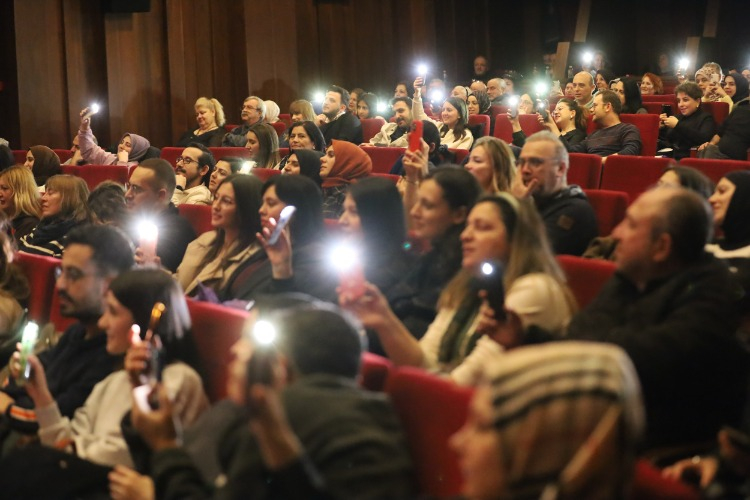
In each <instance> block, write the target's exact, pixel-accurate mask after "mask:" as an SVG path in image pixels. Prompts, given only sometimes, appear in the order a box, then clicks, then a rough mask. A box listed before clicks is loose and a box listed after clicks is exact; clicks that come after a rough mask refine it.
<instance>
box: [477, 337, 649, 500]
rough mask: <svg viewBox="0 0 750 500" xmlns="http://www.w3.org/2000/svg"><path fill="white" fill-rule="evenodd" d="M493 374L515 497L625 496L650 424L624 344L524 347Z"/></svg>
mask: <svg viewBox="0 0 750 500" xmlns="http://www.w3.org/2000/svg"><path fill="white" fill-rule="evenodd" d="M493 368H494V369H492V370H490V371H489V372H488V377H487V380H488V381H489V386H490V390H491V392H492V406H493V420H494V426H495V427H496V429H497V430H498V432H499V433H500V442H501V454H502V460H503V463H504V465H505V477H506V484H507V487H508V497H509V498H514V499H515V498H543V499H545V500H546V499H559V498H608V499H609V498H611V499H616V498H620V497H622V496H623V494H624V492H625V489H626V487H627V485H628V483H629V480H630V476H631V474H632V471H633V464H634V457H635V447H636V444H637V441H638V439H639V438H640V436H641V434H642V431H643V426H644V412H643V404H642V401H641V393H640V384H639V382H638V378H637V375H636V372H635V369H634V368H633V365H632V363H631V361H630V359H629V358H628V356H627V355H626V354H625V352H624V351H623V350H622V349H620V348H619V347H615V346H612V345H607V344H599V343H593V342H552V343H548V344H543V345H535V346H529V347H521V348H518V349H515V350H513V351H512V352H509V353H508V354H507V355H505V356H503V358H502V363H499V364H498V366H497V367H493Z"/></svg>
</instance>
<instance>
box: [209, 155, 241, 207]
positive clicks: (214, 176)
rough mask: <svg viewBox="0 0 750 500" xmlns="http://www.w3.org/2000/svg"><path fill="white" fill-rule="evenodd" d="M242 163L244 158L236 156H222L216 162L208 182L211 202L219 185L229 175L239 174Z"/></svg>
mask: <svg viewBox="0 0 750 500" xmlns="http://www.w3.org/2000/svg"><path fill="white" fill-rule="evenodd" d="M244 161H245V160H244V158H240V157H238V156H224V157H222V158H221V159H220V160H219V161H217V162H216V168H214V171H213V172H211V178H210V180H209V181H208V190H209V191H211V200H214V199H215V198H216V190H217V189H218V188H219V184H221V182H222V181H223V180H224V179H226V178H227V177H229V176H230V175H232V174H236V173H239V172H240V170H241V169H242V163H243V162H244Z"/></svg>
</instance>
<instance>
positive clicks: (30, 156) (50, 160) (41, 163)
mask: <svg viewBox="0 0 750 500" xmlns="http://www.w3.org/2000/svg"><path fill="white" fill-rule="evenodd" d="M23 166H24V167H26V168H28V169H29V170H31V173H33V174H34V180H35V181H36V185H37V186H44V184H45V183H46V182H47V179H49V178H50V177H52V176H53V175H58V174H61V173H62V167H60V157H59V156H57V153H55V152H54V151H52V150H51V149H50V148H48V147H47V146H31V147H30V148H29V150H28V151H27V152H26V163H24V164H23Z"/></svg>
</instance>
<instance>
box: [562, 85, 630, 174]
mask: <svg viewBox="0 0 750 500" xmlns="http://www.w3.org/2000/svg"><path fill="white" fill-rule="evenodd" d="M621 109H622V103H621V102H620V98H619V97H618V96H617V94H616V93H614V92H612V91H611V90H604V91H602V92H599V93H598V94H596V96H595V97H594V99H593V105H592V106H591V114H592V115H593V117H594V123H596V125H597V126H598V127H599V128H597V129H596V130H595V131H593V132H592V133H591V135H589V136H588V137H587V138H586V139H584V140H583V141H581V142H579V143H578V144H568V143H564V144H565V147H566V148H567V149H568V151H569V152H571V153H590V154H595V155H599V156H601V157H603V158H602V163H603V162H604V161H605V158H606V157H607V156H609V155H614V154H618V155H630V156H637V155H640V154H641V132H640V131H639V130H638V127H636V126H635V125H633V124H632V123H622V122H621V121H620V110H621Z"/></svg>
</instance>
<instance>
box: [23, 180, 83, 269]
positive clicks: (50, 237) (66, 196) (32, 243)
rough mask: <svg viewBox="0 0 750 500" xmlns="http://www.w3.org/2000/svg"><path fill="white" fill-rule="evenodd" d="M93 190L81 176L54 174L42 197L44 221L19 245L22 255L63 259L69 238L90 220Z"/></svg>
mask: <svg viewBox="0 0 750 500" xmlns="http://www.w3.org/2000/svg"><path fill="white" fill-rule="evenodd" d="M88 197H89V188H88V186H86V183H85V182H84V181H83V179H81V178H80V177H74V176H72V175H54V176H52V177H50V178H49V180H47V184H46V185H45V190H44V194H43V195H42V220H41V221H40V222H39V224H37V226H36V227H35V228H34V229H33V230H32V231H31V232H30V233H29V234H27V235H26V236H24V237H23V238H21V239H20V241H19V242H18V250H19V251H21V252H26V253H32V254H36V255H45V256H47V257H56V258H58V259H59V258H61V257H62V251H63V247H64V246H65V243H64V242H65V236H66V235H67V234H68V233H69V232H70V230H71V229H73V228H74V227H76V226H79V225H81V224H84V223H86V222H88V220H89V209H88V204H87V200H88Z"/></svg>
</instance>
